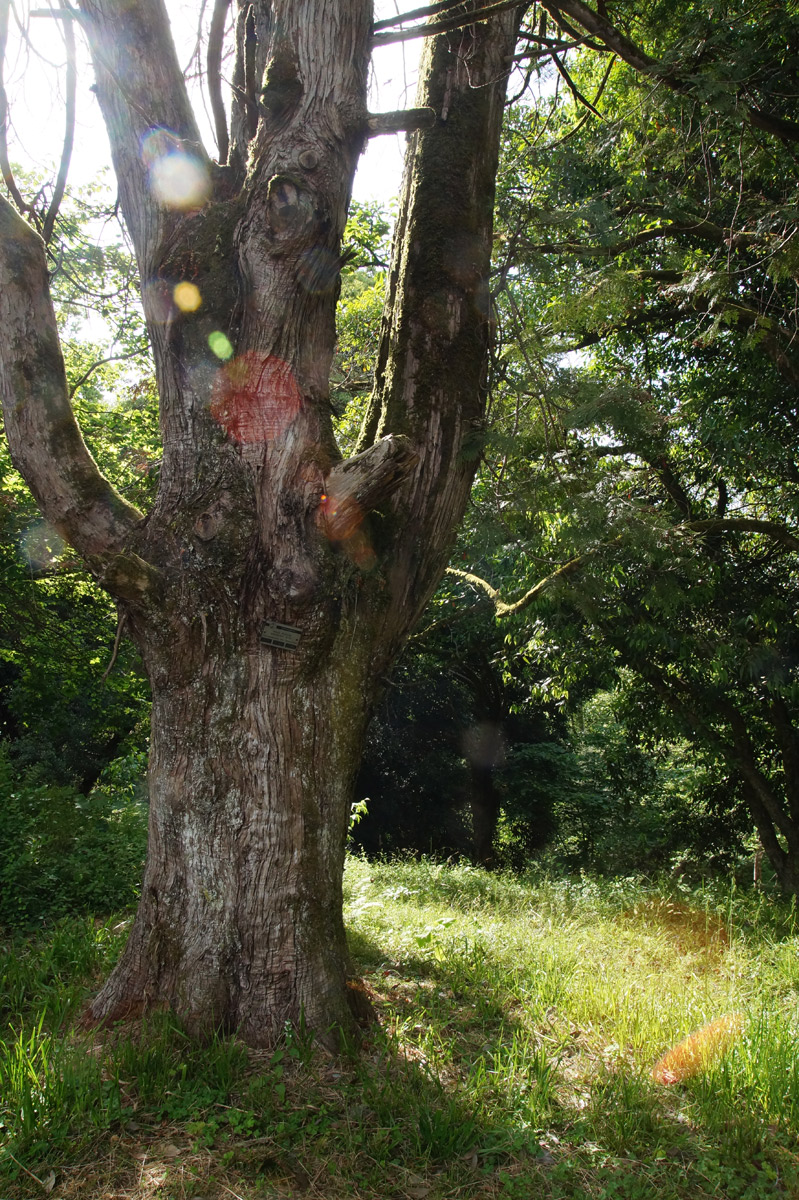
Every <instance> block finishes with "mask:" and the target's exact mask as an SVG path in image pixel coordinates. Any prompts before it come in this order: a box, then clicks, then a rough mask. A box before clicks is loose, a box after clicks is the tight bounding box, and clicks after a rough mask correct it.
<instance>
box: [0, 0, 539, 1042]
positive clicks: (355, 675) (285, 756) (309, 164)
mask: <svg viewBox="0 0 799 1200" xmlns="http://www.w3.org/2000/svg"><path fill="white" fill-rule="evenodd" d="M80 7H81V11H82V13H83V17H84V25H85V27H86V29H87V30H88V35H89V39H90V44H91V49H92V55H93V59H94V63H95V70H96V76H97V89H98V95H99V100H100V104H101V106H102V109H103V113H104V115H105V118H106V123H107V126H108V131H109V137H110V140H111V146H112V153H113V158H114V165H115V169H116V172H117V176H118V180H119V192H120V199H121V204H122V209H123V213H124V216H125V220H126V222H127V224H128V226H129V229H130V232H131V236H132V238H133V241H134V244H135V247H136V253H137V257H138V262H139V267H140V271H141V275H142V289H143V299H144V306H145V314H146V317H147V322H148V328H149V332H150V337H151V342H152V346H153V353H154V358H155V365H156V373H157V378H158V384H159V390H160V397H161V423H162V431H163V439H164V457H163V464H162V470H161V476H160V485H159V492H158V496H157V499H156V502H155V505H154V508H153V510H152V512H150V513H149V514H148V515H147V516H146V517H145V518H141V517H140V515H139V514H137V513H135V512H134V511H133V510H130V509H128V508H127V507H126V506H124V505H123V504H122V502H121V501H119V499H118V497H115V496H114V494H113V492H112V491H111V490H110V489H109V488H108V486H107V484H105V483H104V481H103V480H102V478H101V477H100V475H99V472H97V469H96V467H95V466H94V464H93V463H92V461H91V459H90V457H89V456H88V454H87V453H86V452H85V448H83V447H82V443H81V442H80V440H79V436H78V435H77V431H76V429H73V426H72V425H70V424H69V421H68V420H67V418H66V417H65V416H64V412H63V410H64V406H65V405H66V389H65V385H64V382H63V366H62V365H61V366H59V355H58V354H57V352H56V351H57V340H56V338H55V333H54V324H53V322H52V310H51V306H50V305H49V299H48V297H47V285H46V273H45V271H44V257H43V251H42V248H41V245H40V244H39V243H37V242H36V240H35V238H34V235H32V234H30V232H29V231H27V227H24V226H23V223H22V222H21V219H20V218H18V217H16V216H14V214H13V213H11V216H9V215H8V214H7V212H6V209H7V206H5V207H2V206H0V221H3V222H4V224H2V226H0V289H2V290H1V291H0V316H2V317H3V322H2V325H0V327H2V328H4V329H5V328H7V323H6V322H7V320H8V301H7V292H6V288H7V286H8V281H9V279H11V278H19V277H20V271H21V275H22V277H23V278H24V281H26V282H24V283H23V293H25V294H24V295H20V296H18V297H17V298H16V300H15V301H14V302H15V303H16V304H18V305H19V306H20V312H22V311H23V310H24V311H25V313H27V314H28V315H26V316H25V317H24V318H23V317H20V318H19V320H20V328H19V331H18V333H19V336H17V334H16V333H15V336H14V337H13V338H9V337H4V339H3V343H2V348H0V360H1V361H0V388H2V393H3V402H4V411H5V417H6V423H7V429H8V434H9V438H10V441H11V444H12V447H13V448H14V453H15V458H16V461H18V462H19V464H20V466H21V469H22V470H23V472H24V474H25V476H26V478H27V479H28V480H29V482H30V483H31V485H32V486H33V488H34V491H35V493H36V495H37V496H38V497H39V499H40V501H41V503H42V506H43V507H44V509H45V512H46V514H47V515H48V516H49V517H50V519H51V520H54V521H56V519H60V517H59V515H58V514H59V513H60V511H61V510H60V508H59V505H60V504H61V501H60V499H59V497H60V496H61V495H62V493H63V492H64V489H69V488H71V489H72V492H71V493H69V495H70V496H72V494H73V493H74V502H73V500H71V499H70V501H69V503H68V504H67V505H66V509H67V510H68V517H67V518H65V519H63V520H62V521H61V525H60V527H61V528H62V531H63V532H64V533H65V535H66V536H67V537H69V538H70V540H71V541H73V543H74V544H75V545H76V546H78V548H79V549H80V550H81V551H82V552H83V553H84V555H85V557H86V558H87V561H88V562H89V564H90V566H91V567H92V569H93V570H94V571H95V573H96V574H97V576H98V578H100V579H101V581H102V582H103V583H104V585H105V586H106V587H107V588H108V590H109V591H110V592H111V593H112V594H113V595H114V596H115V597H116V598H117V600H118V602H119V603H120V607H121V609H122V610H123V611H124V612H125V614H126V616H127V619H128V628H129V629H130V631H131V633H132V636H133V637H134V639H135V641H136V643H137V645H138V646H139V648H140V650H141V653H142V657H143V660H144V663H145V666H146V669H147V673H148V676H149V679H150V682H151V686H152V693H153V718H152V741H151V753H150V766H149V784H150V797H151V817H150V840H149V850H148V860H147V868H146V873H145V878H144V886H143V892H142V899H141V903H140V907H139V911H138V914H137V916H136V919H135V923H134V927H133V931H132V933H131V936H130V940H129V943H128V946H127V948H126V950H125V952H124V954H123V956H122V959H121V960H120V962H119V964H118V966H117V968H116V969H115V971H114V972H113V974H112V976H111V977H110V979H109V980H108V982H107V984H106V986H105V987H104V988H103V990H102V991H101V993H100V995H99V996H98V997H97V999H96V1000H95V1002H94V1004H93V1006H92V1015H93V1017H94V1019H97V1020H109V1019H115V1018H119V1017H123V1016H125V1015H127V1014H131V1013H136V1012H140V1011H141V1010H143V1009H144V1008H147V1007H149V1006H153V1005H169V1006H171V1007H172V1008H173V1009H174V1010H175V1011H177V1012H178V1013H179V1014H181V1015H182V1016H183V1017H184V1019H185V1020H186V1021H187V1022H188V1023H189V1025H190V1026H191V1027H192V1028H194V1029H195V1030H197V1031H198V1032H202V1031H206V1030H208V1029H211V1028H215V1027H219V1026H221V1027H226V1028H237V1029H238V1030H239V1031H240V1032H241V1034H242V1036H243V1037H245V1038H246V1039H247V1040H248V1041H249V1042H250V1043H252V1044H255V1045H262V1044H269V1043H271V1042H273V1041H274V1040H275V1038H276V1037H278V1036H279V1035H280V1033H281V1032H282V1030H283V1028H284V1025H285V1022H286V1021H293V1022H297V1021H299V1020H300V1019H301V1017H304V1019H305V1020H306V1021H307V1022H308V1024H309V1025H310V1026H311V1027H312V1028H314V1029H315V1030H316V1031H317V1033H318V1034H319V1035H320V1036H326V1035H327V1034H329V1033H330V1034H331V1035H332V1031H334V1030H335V1028H336V1027H340V1026H344V1027H346V1026H348V1025H351V1024H352V1022H353V1019H354V1017H357V1016H358V1015H359V1014H360V1013H362V1001H361V1000H360V992H359V991H358V989H357V988H354V987H349V986H348V979H347V976H348V970H349V966H348V957H347V950H346V941H345V934H344V927H343V920H342V903H341V901H342V871H343V861H344V848H345V839H346V832H347V823H348V817H349V810H350V803H351V791H352V781H353V778H354V774H355V771H356V768H357V765H358V762H359V758H360V753H361V748H362V743H363V737H364V733H365V728H366V723H367V721H368V717H369V714H370V710H371V707H372V705H373V703H374V699H375V697H376V695H377V693H378V690H379V687H380V680H381V676H382V675H383V673H384V672H385V670H386V668H387V667H388V665H389V664H390V662H391V661H392V659H393V657H394V655H395V654H396V652H397V650H398V649H399V648H400V646H401V644H402V642H403V640H404V638H405V637H406V636H407V633H408V631H409V629H410V628H411V626H412V624H413V622H414V621H415V619H416V617H417V616H418V614H419V612H420V611H421V609H422V608H423V606H424V604H425V603H426V601H427V599H428V597H429V596H430V594H431V592H432V590H433V588H434V587H435V585H436V583H437V582H438V579H439V578H440V576H441V573H442V571H443V569H444V566H445V564H446V558H447V553H448V550H449V546H450V541H451V538H452V535H453V530H454V527H455V525H456V523H457V521H458V519H459V518H460V516H461V514H462V511H463V508H464V505H465V503H466V499H467V495H468V489H469V484H470V482H471V478H472V475H473V471H474V467H475V465H476V459H477V455H478V453H479V446H480V435H481V430H482V425H481V421H482V413H483V401H484V396H483V383H482V380H483V370H484V358H485V350H486V346H487V344H488V337H489V309H488V292H487V273H488V262H489V252H490V245H491V211H492V201H493V186H494V175H495V172H496V164H497V154H498V139H499V129H500V121H501V116H502V105H503V96H504V86H505V76H506V73H507V70H508V67H509V62H510V57H511V54H512V51H513V45H514V32H515V24H516V16H517V14H515V13H510V12H506V13H503V14H502V15H501V16H499V17H498V18H495V19H494V20H493V21H491V22H490V23H482V24H476V25H473V26H471V27H469V28H467V29H465V30H461V31H457V32H455V33H452V34H449V35H447V36H446V37H440V38H437V39H435V40H434V41H433V42H432V43H431V45H430V46H429V48H428V50H427V52H426V58H425V62H424V66H423V71H422V82H421V84H420V96H419V102H418V105H419V107H420V108H432V109H434V110H435V112H436V114H437V120H436V123H435V125H434V127H432V128H430V129H429V130H426V131H425V132H420V133H416V134H414V135H413V140H412V143H411V147H410V151H409V156H408V169H407V176H406V183H405V191H404V195H403V200H402V206H401V215H400V221H399V229H398V235H397V243H396V247H395V255H394V266H393V268H392V276H391V291H390V296H389V302H388V307H387V312H386V318H385V322H384V330H383V342H382V346H383V348H382V350H381V355H380V364H379V372H378V376H377V385H376V390H375V397H374V404H373V409H372V416H371V418H370V421H369V424H368V428H367V430H366V431H365V435H364V438H363V443H362V446H361V453H360V454H359V455H358V456H356V457H355V458H353V459H352V460H350V461H349V462H346V463H345V462H342V461H341V455H340V453H339V451H338V449H337V446H336V443H335V439H334V436H333V432H332V426H331V421H330V405H329V399H328V375H329V370H330V364H331V359H332V354H333V347H334V340H335V323H334V311H335V302H336V298H337V293H338V278H339V266H340V262H339V254H340V243H341V236H342V232H343V228H344V223H345V219H346V211H347V205H348V202H349V194H350V187H351V181H352V177H353V173H354V169H355V165H356V162H357V158H358V155H359V153H360V151H361V148H362V145H363V141H364V138H365V136H366V135H367V131H368V128H367V123H368V119H369V118H368V114H367V112H366V106H365V95H366V78H367V69H368V52H369V37H370V20H371V15H372V14H371V5H370V4H369V3H368V2H367V0H313V2H311V0H307V2H305V3H296V2H292V0H276V2H275V3H272V4H267V3H265V2H264V0H255V2H253V3H250V2H249V0H246V2H242V3H240V5H239V9H238V16H237V25H236V28H237V48H238V54H237V61H236V65H235V69H234V82H235V83H236V87H237V90H236V91H235V93H234V105H233V119H232V129H231V139H230V155H229V162H230V165H229V166H227V167H224V168H220V167H218V166H216V165H215V164H213V163H211V162H210V161H209V160H208V157H207V155H206V153H205V151H204V150H203V149H202V147H201V146H200V144H199V138H198V135H197V131H196V127H195V124H194V121H193V118H192V115H191V112H190V109H189V105H188V101H187V98H186V92H185V87H184V84H183V80H182V77H181V75H180V72H179V69H178V66H177V60H176V57H175V54H174V50H173V49H172V43H171V39H170V36H169V29H168V22H167V18H166V14H165V11H164V8H163V5H162V4H161V2H160V0H143V2H142V3H140V4H136V5H131V4H129V3H128V0H81V4H80ZM187 164H188V165H187ZM184 167H185V169H186V170H188V171H189V172H194V175H193V176H192V178H194V179H195V182H196V181H199V182H197V186H196V187H195V190H194V191H193V192H192V193H191V194H190V195H189V196H188V198H187V196H186V194H185V191H184V192H182V193H181V192H180V188H178V193H179V195H178V199H177V200H176V199H175V198H174V197H171V196H170V193H169V189H168V187H166V185H165V184H164V180H165V179H166V181H167V183H169V180H170V179H171V178H172V177H171V176H170V172H171V171H174V170H177V172H178V175H180V169H182V168H184ZM173 182H174V181H173ZM11 217H13V221H12V220H11ZM14 222H16V224H14ZM22 228H24V229H25V232H24V233H23V232H21V229H22ZM19 255H22V257H23V259H24V262H21V263H20V261H18V259H19ZM15 256H16V257H15ZM180 282H191V283H193V284H194V285H195V286H196V287H197V288H198V289H199V292H200V294H201V297H202V304H201V305H200V307H199V308H197V309H196V310H195V311H192V312H184V311H182V310H181V309H180V307H179V305H178V304H177V303H176V300H175V295H176V293H175V291H174V288H175V286H176V285H177V284H178V283H180ZM26 305H27V308H26V307H25V306H26ZM27 337H38V338H39V340H40V343H41V342H42V339H44V341H45V342H46V343H47V347H49V350H48V353H47V354H43V355H40V356H39V357H38V359H37V361H35V362H33V363H28V365H27V366H26V365H25V363H26V362H27V360H25V359H24V349H23V347H24V343H25V339H26V338H27ZM22 376H24V377H25V378H24V380H22V379H21V377H22ZM58 438H60V439H61V440H60V441H58V440H57V439H58ZM28 441H30V442H31V446H32V447H33V448H30V447H28V446H27V443H28ZM56 510H58V511H56ZM265 625H269V626H270V627H272V628H274V627H277V628H278V632H279V631H280V627H286V626H287V627H289V635H290V636H289V639H288V642H287V644H286V645H285V646H281V645H279V644H277V645H276V644H275V640H274V638H272V639H271V641H270V640H269V639H267V641H264V640H262V637H261V634H262V631H263V630H264V627H265ZM291 631H294V633H293V635H292V634H291ZM284 632H285V630H284ZM297 639H298V640H297ZM278 641H279V637H278ZM295 641H296V645H295V644H293V643H294V642H295Z"/></svg>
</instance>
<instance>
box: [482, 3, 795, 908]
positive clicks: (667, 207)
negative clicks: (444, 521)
mask: <svg viewBox="0 0 799 1200" xmlns="http://www.w3.org/2000/svg"><path fill="white" fill-rule="evenodd" d="M560 11H561V12H562V13H566V14H568V16H569V17H573V16H576V17H578V18H579V20H580V21H581V22H582V24H583V26H584V27H585V28H586V30H588V31H589V32H590V33H591V34H592V36H600V37H601V38H602V39H603V41H604V46H605V49H606V50H607V49H612V50H613V52H614V53H615V54H617V55H618V57H619V58H620V59H621V60H622V61H621V63H619V62H616V63H608V61H607V56H605V58H604V59H603V60H600V61H599V62H597V58H596V53H595V51H594V50H591V51H589V50H584V51H581V52H580V54H579V56H574V55H572V57H571V58H570V59H568V60H567V61H561V63H560V67H561V68H562V71H561V78H562V79H563V80H565V86H566V87H567V89H568V92H567V100H566V102H565V103H563V102H562V101H560V100H559V98H558V97H555V98H554V99H553V100H552V101H551V111H550V112H549V113H548V115H547V116H546V118H544V116H543V114H542V113H541V111H540V110H539V111H538V112H532V111H531V112H525V113H520V114H519V115H518V117H517V120H516V122H515V125H514V126H512V127H511V128H510V130H509V133H508V140H507V155H508V160H507V169H506V170H505V171H503V173H502V176H501V178H502V194H501V199H500V211H501V213H502V218H503V225H504V228H503V232H502V234H501V235H500V237H501V238H502V243H501V244H502V247H503V257H502V260H501V262H500V264H499V272H498V289H497V290H498V307H499V312H500V321H501V325H502V330H503V338H502V341H501V345H500V350H499V352H498V355H497V362H496V380H497V383H496V388H495V390H496V393H497V395H498V396H499V398H500V405H501V406H502V405H504V416H503V421H502V424H501V426H500V428H499V429H498V432H497V438H496V443H495V448H494V451H493V453H492V454H491V455H490V456H489V459H488V460H487V464H486V472H487V473H486V476H485V478H486V486H485V491H484V497H485V500H486V502H487V507H488V508H493V512H494V517H493V524H494V527H495V528H498V527H499V526H500V525H503V526H504V529H505V534H504V536H503V537H502V538H501V540H500V543H499V544H500V546H501V547H502V550H501V554H502V555H503V556H507V555H508V554H511V555H513V554H515V555H516V559H517V563H518V568H519V569H518V573H517V579H518V582H519V591H520V592H521V593H522V596H521V598H520V602H519V603H518V604H517V605H516V606H512V605H511V606H508V605H507V604H503V603H499V604H498V610H499V611H502V612H504V613H505V614H506V615H507V616H508V617H511V618H512V615H513V612H514V611H516V612H518V613H522V611H523V610H524V609H525V607H526V606H527V605H529V604H532V603H534V602H535V603H539V602H540V603H542V604H544V605H547V604H548V603H550V602H548V601H547V600H546V599H545V596H546V595H547V594H550V595H552V594H554V590H555V589H556V588H557V589H559V591H558V593H557V596H558V599H557V601H552V602H551V604H550V608H549V612H548V615H547V616H546V617H545V623H547V624H549V625H550V626H553V623H554V628H558V627H559V626H560V627H562V628H563V629H570V634H569V636H570V637H571V638H572V639H575V640H576V641H577V642H582V643H583V644H584V645H585V646H588V647H590V646H594V647H595V648H597V650H598V652H599V653H600V655H602V656H607V655H608V654H610V655H611V658H612V659H613V660H615V662H616V664H617V665H623V666H625V667H626V668H627V669H628V670H629V671H631V672H632V673H633V678H634V679H635V680H637V681H638V690H639V698H640V702H641V705H642V711H644V712H646V713H648V714H649V718H650V720H649V728H650V729H652V730H654V729H655V728H656V727H657V726H658V725H659V726H660V728H661V731H662V732H663V734H664V736H666V737H675V736H677V735H681V736H682V735H686V736H688V737H689V738H690V739H691V740H692V741H693V742H694V743H695V745H696V746H697V747H698V749H699V750H700V753H701V755H702V757H703V759H704V761H705V762H706V763H708V764H711V765H712V769H713V770H714V771H715V773H716V776H717V778H719V779H722V778H728V779H731V780H732V787H731V788H730V789H729V792H728V795H729V799H730V808H731V812H732V811H733V810H736V811H737V804H738V801H739V799H740V798H741V797H743V798H745V800H746V803H747V805H748V809H749V813H750V817H751V819H752V821H753V822H754V824H755V826H756V827H757V829H758V832H759V835H760V837H761V839H762V841H763V845H764V847H765V848H766V850H767V852H768V854H769V856H770V858H771V861H772V863H773V865H774V868H775V871H776V873H777V876H778V879H779V880H780V882H781V884H782V886H783V887H784V888H785V889H786V890H788V891H792V892H795V891H796V888H797V881H798V880H799V876H798V875H797V864H798V863H799V858H798V857H797V851H799V843H797V825H796V817H797V809H796V796H795V794H794V777H795V767H794V763H795V753H796V745H797V744H798V743H797V732H796V730H797V717H798V716H799V713H798V712H797V709H796V696H797V692H796V685H797V679H796V661H797V659H796V647H795V644H794V641H795V599H794V598H795V594H796V580H795V574H796V551H797V548H799V540H797V535H796V515H797V514H796V498H797V489H796V481H797V476H796V460H797V425H796V413H795V409H796V405H795V387H796V364H795V362H794V351H793V341H794V338H795V330H796V305H795V287H796V285H795V280H794V275H795V271H794V270H793V266H792V262H793V257H792V256H793V253H794V251H793V243H794V240H795V233H796V223H795V210H794V209H793V207H792V202H791V197H792V195H793V193H794V191H795V186H796V172H795V163H794V155H793V152H792V150H791V147H792V145H793V142H794V141H795V133H796V126H795V124H793V121H794V119H795V116H796V102H797V96H796V91H795V87H794V86H793V84H792V82H791V78H790V77H789V71H788V69H787V68H788V67H790V64H791V63H793V62H794V61H795V56H796V47H797V45H798V44H799V38H798V37H797V28H798V27H797V24H796V22H797V13H796V10H795V9H794V8H793V7H791V6H789V11H787V12H786V11H784V10H783V9H782V8H780V10H779V11H778V10H777V9H775V8H774V7H773V6H770V5H757V4H754V5H753V4H728V5H721V6H714V11H713V13H712V14H710V13H709V12H708V11H705V8H704V6H695V5H692V4H685V5H680V6H669V8H668V12H666V9H665V8H664V7H663V6H661V5H652V6H644V7H643V9H642V10H640V11H638V12H637V13H636V15H635V17H634V19H633V14H632V13H631V11H630V10H629V9H628V8H627V7H626V6H625V5H622V4H620V5H617V6H614V10H613V11H614V20H616V19H618V20H617V24H615V25H613V26H611V25H610V23H609V21H608V19H607V18H606V17H604V16H600V15H598V14H595V13H592V11H591V10H589V9H587V8H586V6H584V5H581V4H573V5H563V6H560ZM555 16H557V13H555ZM625 16H626V18H628V19H629V24H627V25H624V21H625ZM618 21H621V22H622V25H623V26H624V29H623V32H622V31H621V30H620V28H619V26H618ZM630 33H634V35H635V38H636V44H635V46H633V45H632V43H631V41H630V40H629V36H628V35H629V34H630ZM786 64H787V66H786ZM630 68H632V69H630ZM653 79H654V80H656V81H659V85H658V86H657V87H653V86H652V82H651V81H652V80H653ZM586 98H588V99H589V100H591V104H592V105H593V108H592V107H590V106H587V105H586V103H585V99H586ZM591 98H593V99H591ZM597 105H601V114H602V118H603V119H602V120H601V121H600V120H598V119H597V118H596V116H595V111H594V110H596V106H597ZM496 411H500V410H496ZM503 432H504V444H503ZM520 433H522V434H523V435H524V436H525V437H526V445H527V447H528V449H529V458H528V459H527V460H526V461H525V460H522V462H523V464H524V465H522V464H521V463H520V461H519V458H518V456H514V455H508V453H507V445H508V441H509V440H510V439H511V438H515V439H517V440H518V438H519V436H520ZM531 459H532V460H533V462H534V463H535V464H537V465H533V466H531V463H530V460H531ZM525 546H527V547H531V548H534V554H535V559H531V558H528V559H527V561H525V555H524V552H523V549H520V548H523V547H525ZM550 573H551V574H550ZM548 575H549V578H547V576H548ZM542 576H543V577H544V580H545V581H546V582H543V583H541V586H538V587H536V586H533V588H532V589H530V585H531V584H532V585H535V584H537V583H539V582H540V581H541V580H542ZM492 578H496V576H492ZM526 588H527V589H529V590H527V592H525V589H526ZM552 604H554V605H555V607H554V608H553V607H552ZM564 606H565V607H564ZM541 611H542V613H543V611H544V610H541ZM559 611H560V612H561V613H563V612H564V611H568V612H569V613H570V614H571V616H570V617H566V618H565V619H564V618H563V617H562V616H560V615H558V613H559ZM575 618H576V624H571V625H570V624H569V622H570V621H574V619H575ZM561 636H562V635H561ZM735 819H736V821H737V817H736V818H735Z"/></svg>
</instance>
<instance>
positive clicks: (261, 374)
mask: <svg viewBox="0 0 799 1200" xmlns="http://www.w3.org/2000/svg"><path fill="white" fill-rule="evenodd" d="M211 336H212V337H213V334H212V335H211ZM221 336H223V337H224V334H223V335H221ZM225 340H226V341H227V339H225ZM209 342H210V338H209ZM228 344H229V343H228ZM301 403H302V395H301V393H300V389H299V387H298V386H297V381H296V379H295V378H294V372H293V371H292V369H291V367H290V366H289V364H288V363H287V362H284V360H283V359H282V358H278V357H277V356H276V355H274V354H261V353H259V352H258V351H255V350H248V351H247V353H246V354H242V355H240V356H239V357H238V358H233V359H231V360H230V362H228V363H226V365H225V366H224V367H221V368H220V370H219V371H218V372H217V376H216V380H215V382H214V387H213V392H212V395H211V414H212V416H213V417H214V418H215V419H216V420H217V421H218V422H219V424H220V425H221V426H222V428H223V429H224V430H225V432H226V433H227V435H228V436H229V437H230V438H232V439H233V440H234V441H236V442H238V443H239V444H240V445H252V444H254V443H264V442H271V441H273V440H274V438H276V437H279V436H280V434H282V433H283V432H285V430H286V429H287V428H288V427H289V425H290V424H291V422H292V421H293V420H294V418H295V417H296V416H297V414H298V412H299V411H300V405H301Z"/></svg>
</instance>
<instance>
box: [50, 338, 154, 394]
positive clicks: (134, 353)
mask: <svg viewBox="0 0 799 1200" xmlns="http://www.w3.org/2000/svg"><path fill="white" fill-rule="evenodd" d="M143 353H144V352H143V351H142V350H131V352H130V354H109V355H108V357H107V358H98V360H97V362H93V363H92V365H91V366H90V367H89V369H88V370H87V371H84V372H83V374H82V375H81V376H80V378H79V379H78V381H77V382H76V383H73V385H72V387H71V388H70V389H69V398H70V400H71V399H72V397H73V396H74V395H75V393H76V392H77V390H78V388H82V387H83V385H84V383H85V382H86V380H87V379H91V377H92V375H93V374H94V372H95V371H97V370H99V368H100V367H104V366H105V365H106V363H112V362H128V361H129V360H130V359H131V358H141V357H142V356H143Z"/></svg>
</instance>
